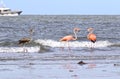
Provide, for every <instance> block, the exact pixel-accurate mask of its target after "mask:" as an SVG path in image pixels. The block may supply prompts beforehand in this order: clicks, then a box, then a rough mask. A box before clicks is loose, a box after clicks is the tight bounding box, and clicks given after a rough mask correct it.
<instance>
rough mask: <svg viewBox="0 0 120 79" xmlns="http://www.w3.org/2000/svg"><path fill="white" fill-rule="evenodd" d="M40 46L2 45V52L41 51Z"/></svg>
mask: <svg viewBox="0 0 120 79" xmlns="http://www.w3.org/2000/svg"><path fill="white" fill-rule="evenodd" d="M39 51H40V47H39V46H35V47H0V52H5V53H7V52H13V53H14V52H18V53H19V52H39Z"/></svg>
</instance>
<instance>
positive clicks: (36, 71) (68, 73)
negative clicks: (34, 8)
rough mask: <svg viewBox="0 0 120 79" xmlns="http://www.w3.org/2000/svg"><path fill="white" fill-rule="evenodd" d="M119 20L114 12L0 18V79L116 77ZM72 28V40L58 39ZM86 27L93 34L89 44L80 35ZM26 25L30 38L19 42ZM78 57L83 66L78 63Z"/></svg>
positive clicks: (111, 78)
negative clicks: (75, 30) (91, 30)
mask: <svg viewBox="0 0 120 79" xmlns="http://www.w3.org/2000/svg"><path fill="white" fill-rule="evenodd" d="M119 22H120V16H115V15H113V16H110V15H109V16H107V15H105V16H104V15H101V16H98V15H95V16H92V15H91V16H89V15H88V16H87V15H23V16H17V17H0V37H1V38H0V76H1V78H2V79H26V78H28V79H33V78H34V79H40V78H42V79H89V78H94V79H101V78H104V79H115V78H116V79H118V78H120V72H119V70H120V61H119V59H120V52H119V51H120V42H119V41H120V40H119V39H120V37H119V36H120V23H119ZM74 27H79V28H81V31H80V32H79V33H78V34H77V35H78V39H77V40H76V41H70V42H68V43H65V42H59V39H60V38H61V37H63V36H66V35H69V34H73V28H74ZM88 27H93V28H94V33H95V34H96V35H97V41H96V43H94V44H93V43H91V42H90V41H88V40H87V38H86V36H87V34H88V33H87V28H88ZM31 28H32V29H34V33H33V36H32V39H33V40H32V41H31V42H30V43H28V44H25V45H23V46H21V45H19V44H18V40H19V39H21V38H23V37H30V35H29V29H31ZM91 46H92V48H91ZM62 47H64V49H62ZM68 47H69V48H70V49H69V48H68ZM79 61H84V62H85V63H87V64H85V65H79V64H77V63H78V62H79ZM4 74H6V75H7V76H6V75H4Z"/></svg>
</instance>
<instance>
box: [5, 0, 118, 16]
mask: <svg viewBox="0 0 120 79" xmlns="http://www.w3.org/2000/svg"><path fill="white" fill-rule="evenodd" d="M3 2H4V4H5V5H6V7H9V8H11V9H12V10H22V11H23V13H22V14H23V15H24V14H25V15H26V14H33V15H68V14H69V15H120V0H3Z"/></svg>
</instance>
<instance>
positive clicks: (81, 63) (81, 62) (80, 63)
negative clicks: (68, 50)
mask: <svg viewBox="0 0 120 79" xmlns="http://www.w3.org/2000/svg"><path fill="white" fill-rule="evenodd" d="M77 64H79V65H85V64H87V63H85V62H83V61H80V62H78V63H77Z"/></svg>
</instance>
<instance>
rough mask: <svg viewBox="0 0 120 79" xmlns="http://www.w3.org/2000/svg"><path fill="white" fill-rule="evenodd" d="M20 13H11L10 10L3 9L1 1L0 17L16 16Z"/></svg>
mask: <svg viewBox="0 0 120 79" xmlns="http://www.w3.org/2000/svg"><path fill="white" fill-rule="evenodd" d="M21 13H22V11H19V10H18V11H12V10H11V9H10V8H7V7H5V5H4V3H3V1H1V3H0V16H18V15H20V14H21Z"/></svg>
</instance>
